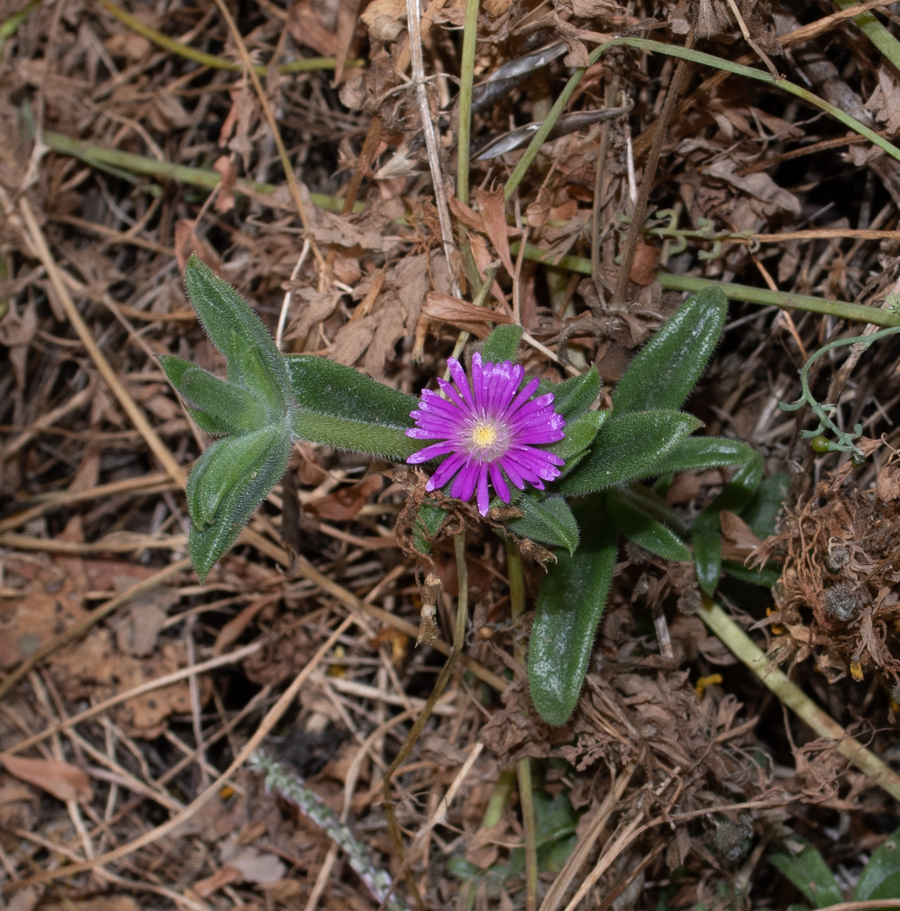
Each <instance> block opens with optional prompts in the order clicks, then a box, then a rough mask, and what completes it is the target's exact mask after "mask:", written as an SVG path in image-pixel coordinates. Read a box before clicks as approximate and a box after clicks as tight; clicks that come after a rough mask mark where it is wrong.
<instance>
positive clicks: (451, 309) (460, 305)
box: [422, 291, 512, 338]
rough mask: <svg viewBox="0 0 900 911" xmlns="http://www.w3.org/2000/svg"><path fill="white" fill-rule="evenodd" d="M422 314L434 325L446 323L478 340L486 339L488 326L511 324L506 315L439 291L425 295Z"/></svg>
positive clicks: (510, 319) (489, 329)
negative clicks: (434, 323) (463, 330)
mask: <svg viewBox="0 0 900 911" xmlns="http://www.w3.org/2000/svg"><path fill="white" fill-rule="evenodd" d="M422 313H423V315H424V316H427V317H428V319H430V320H433V321H434V322H436V323H447V324H449V325H451V326H454V327H456V328H457V329H465V330H466V331H467V332H471V333H472V335H475V336H477V337H478V338H487V336H488V334H489V333H490V331H491V325H490V324H494V325H498V326H499V325H507V324H509V323H511V322H512V317H510V316H508V315H507V314H506V313H498V312H497V311H495V310H487V309H485V308H484V307H477V306H475V304H470V303H468V302H467V301H463V300H459V298H456V297H451V296H450V295H449V294H443V293H441V292H440V291H429V292H428V294H426V295H425V308H424V309H423V311H422Z"/></svg>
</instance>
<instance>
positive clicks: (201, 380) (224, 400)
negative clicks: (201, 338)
mask: <svg viewBox="0 0 900 911" xmlns="http://www.w3.org/2000/svg"><path fill="white" fill-rule="evenodd" d="M169 360H170V359H169V358H167V357H161V358H160V363H161V364H162V366H163V369H164V370H165V369H166V367H167V362H169ZM174 361H176V362H177V363H175V364H168V366H171V367H173V368H174V369H173V374H174V375H175V377H176V379H177V382H176V381H175V380H173V379H172V377H171V376H169V379H170V382H172V385H173V386H174V387H175V389H176V390H177V391H178V392H179V394H180V395H181V397H182V398H183V399H184V400H185V401H186V402H187V404H188V405H190V406H191V408H192V409H195V410H199V411H201V412H204V413H205V414H206V415H208V416H209V417H210V418H211V419H212V421H213V422H214V424H215V426H217V427H222V428H224V429H225V432H227V433H245V432H247V431H251V430H259V429H260V428H261V427H263V426H264V425H265V424H266V422H267V415H266V410H265V409H264V408H263V407H262V406H261V403H260V401H259V400H258V399H257V398H256V397H255V396H253V395H251V394H250V393H249V392H247V390H246V389H242V388H241V387H240V386H235V385H234V384H232V383H226V382H225V381H224V380H220V379H219V378H218V377H217V376H213V375H212V374H211V373H208V372H207V371H206V370H202V369H201V368H200V367H195V366H194V365H193V364H191V363H189V362H187V361H181V360H180V358H174ZM184 364H187V366H186V367H183V365H184ZM166 375H167V376H168V375H169V372H168V370H166ZM219 432H222V431H219Z"/></svg>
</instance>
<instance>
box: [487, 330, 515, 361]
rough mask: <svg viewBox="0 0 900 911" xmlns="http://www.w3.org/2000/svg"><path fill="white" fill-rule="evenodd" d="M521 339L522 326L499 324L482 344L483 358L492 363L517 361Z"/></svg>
mask: <svg viewBox="0 0 900 911" xmlns="http://www.w3.org/2000/svg"><path fill="white" fill-rule="evenodd" d="M521 340H522V327H521V326H497V328H496V329H494V331H493V332H491V334H490V335H489V336H488V337H487V338H486V339H485V340H484V344H483V345H482V346H481V359H482V360H484V361H490V362H491V363H492V364H497V363H500V362H502V361H515V359H516V354H517V353H518V351H519V342H520V341H521Z"/></svg>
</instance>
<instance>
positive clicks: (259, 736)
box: [0, 615, 353, 894]
mask: <svg viewBox="0 0 900 911" xmlns="http://www.w3.org/2000/svg"><path fill="white" fill-rule="evenodd" d="M352 623H353V616H352V615H351V616H348V617H345V618H344V620H343V621H342V622H341V624H340V625H339V626H338V627H337V629H336V630H335V631H334V632H333V633H332V634H331V635H330V636H329V637H328V639H327V640H326V641H325V642H324V643H323V644H322V646H321V647H320V648H319V649H318V650H317V651H316V653H315V655H313V657H312V660H311V661H310V662H309V664H307V665H306V667H304V668H303V670H302V671H300V673H299V674H298V675H297V676H296V677H295V678H294V680H293V682H292V683H291V685H290V686H289V687H288V688H287V689H286V690H285V691H284V693H283V694H282V695H281V697H280V698H279V699H278V701H277V702H276V703H275V705H273V706H272V708H271V709H269V711H268V712H267V713H266V715H265V717H264V718H263V720H262V721H261V722H260V725H259V727H258V728H257V729H256V731H255V732H254V734H253V736H252V737H251V738H250V739H249V740H248V741H247V743H246V744H244V747H243V749H242V750H241V751H240V753H238V755H237V756H235V758H234V761H233V762H232V763H231V765H230V766H228V768H227V769H226V770H225V771H224V772H223V773H222V774H221V775H220V776H219V777H218V778H217V779H216V780H215V781H214V782H213V783H212V784H211V785H210V786H209V787H208V788H207V789H206V790H205V791H203V792H201V793H200V794H199V795H198V796H197V797H196V798H195V799H194V800H193V801H192V802H191V803H190V804H188V806H186V807H185V808H184V809H183V810H182V811H181V812H180V813H177V814H176V815H175V816H173V817H172V818H171V819H170V820H168V821H167V822H164V823H163V824H162V825H160V826H157V827H156V828H155V829H151V830H150V831H149V832H145V833H144V834H143V835H141V836H139V837H138V838H135V839H134V840H133V841H130V842H128V843H127V844H124V845H120V846H119V847H118V848H115V849H114V850H112V851H107V852H106V853H105V854H101V855H99V856H98V857H95V858H93V860H90V861H82V862H80V863H74V864H65V865H63V866H60V867H57V868H56V869H54V870H46V871H44V872H43V873H38V874H35V875H34V876H29V877H27V878H25V879H20V880H17V881H16V882H11V883H5V884H3V885H2V886H0V893H3V894H9V893H10V892H15V891H18V890H19V889H25V888H27V887H28V886H35V885H38V884H40V883H46V882H52V881H53V880H56V879H62V878H63V877H65V876H74V875H75V874H76V873H84V872H86V871H88V870H93V869H94V867H96V866H98V865H102V864H108V863H109V862H110V861H113V860H118V859H119V858H120V857H127V856H128V855H129V854H133V853H134V852H135V851H137V850H139V849H140V848H144V847H146V846H147V845H151V844H153V843H154V842H156V841H159V839H160V838H163V837H164V836H166V835H169V834H171V833H172V832H173V831H175V830H176V829H178V827H179V826H181V825H183V824H184V823H185V822H186V821H187V820H188V819H190V818H191V817H192V816H194V815H195V814H196V813H197V812H198V811H199V810H200V808H201V807H203V806H204V805H205V804H207V803H208V802H209V801H210V800H211V799H212V798H213V797H215V796H216V795H217V794H218V793H219V791H220V790H221V789H222V785H224V784H225V783H226V782H227V781H228V779H229V778H231V776H232V775H233V774H234V773H235V772H236V771H237V770H238V769H240V768H241V767H242V766H243V765H244V763H245V762H246V761H247V760H248V759H249V758H250V756H252V755H253V753H254V752H255V751H256V750H257V749H258V748H259V746H260V744H261V743H262V742H263V740H265V738H266V737H267V736H268V735H269V733H270V732H271V730H272V728H274V727H275V726H276V725H277V724H278V722H279V721H280V720H281V718H282V716H283V715H284V713H285V712H286V711H287V710H288V709H289V708H290V706H291V703H292V702H293V701H294V699H295V698H296V696H297V693H299V692H300V688H301V687H302V686H303V684H304V683H305V682H306V678H307V677H309V675H310V674H311V673H312V672H313V670H315V668H316V667H317V665H318V664H319V662H320V661H321V660H322V659H323V658H324V657H325V655H327V654H328V652H329V651H330V650H331V649H332V648H333V646H334V644H335V643H336V642H337V641H338V639H340V637H341V636H342V635H343V633H344V632H345V631H346V629H347V628H348V627H349V626H350V625H351V624H352Z"/></svg>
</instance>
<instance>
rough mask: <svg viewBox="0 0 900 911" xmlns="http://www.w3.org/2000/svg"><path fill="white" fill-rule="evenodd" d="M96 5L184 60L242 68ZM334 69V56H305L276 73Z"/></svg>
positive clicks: (262, 70)
mask: <svg viewBox="0 0 900 911" xmlns="http://www.w3.org/2000/svg"><path fill="white" fill-rule="evenodd" d="M97 2H98V3H99V4H100V5H101V6H102V7H103V8H104V9H105V10H106V11H107V12H108V13H109V14H110V15H111V16H114V17H115V18H116V19H118V20H119V22H121V23H122V24H123V25H125V26H126V27H127V28H130V29H131V30H132V31H133V32H136V33H137V34H138V35H142V36H143V37H144V38H146V39H147V40H148V41H152V42H153V43H154V44H156V45H158V46H159V47H161V48H163V49H164V50H166V51H168V52H169V53H170V54H176V55H177V56H179V57H184V59H185V60H192V61H193V62H194V63H199V64H200V65H201V66H207V67H209V68H210V69H211V70H229V71H230V72H233V73H239V72H240V71H241V69H243V64H240V63H235V62H234V61H232V60H225V59H224V58H223V57H216V56H215V54H207V53H205V52H204V51H198V50H197V49H196V48H193V47H191V46H190V45H189V44H185V43H184V42H182V41H176V40H175V39H174V38H170V37H169V36H168V35H165V34H163V33H162V32H159V31H157V30H156V29H155V28H151V27H150V26H149V25H146V24H145V23H143V22H141V21H140V19H135V17H134V16H132V15H131V14H130V13H128V12H126V11H125V10H123V9H122V8H121V7H120V6H117V5H116V4H115V3H112V2H111V0H97ZM364 65H365V61H363V60H357V59H355V58H354V59H352V60H347V61H346V62H345V64H344V66H348V67H358V66H364ZM334 68H335V58H334V57H304V58H303V59H302V60H292V61H291V62H290V63H279V64H278V65H277V66H276V67H275V70H276V72H278V73H280V74H281V75H283V76H286V75H289V74H291V73H312V72H315V71H317V70H333V69H334ZM253 69H254V70H255V71H256V72H257V73H258V74H259V75H260V76H265V75H266V71H267V67H266V66H265V65H263V64H260V65H258V66H254V67H253Z"/></svg>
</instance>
